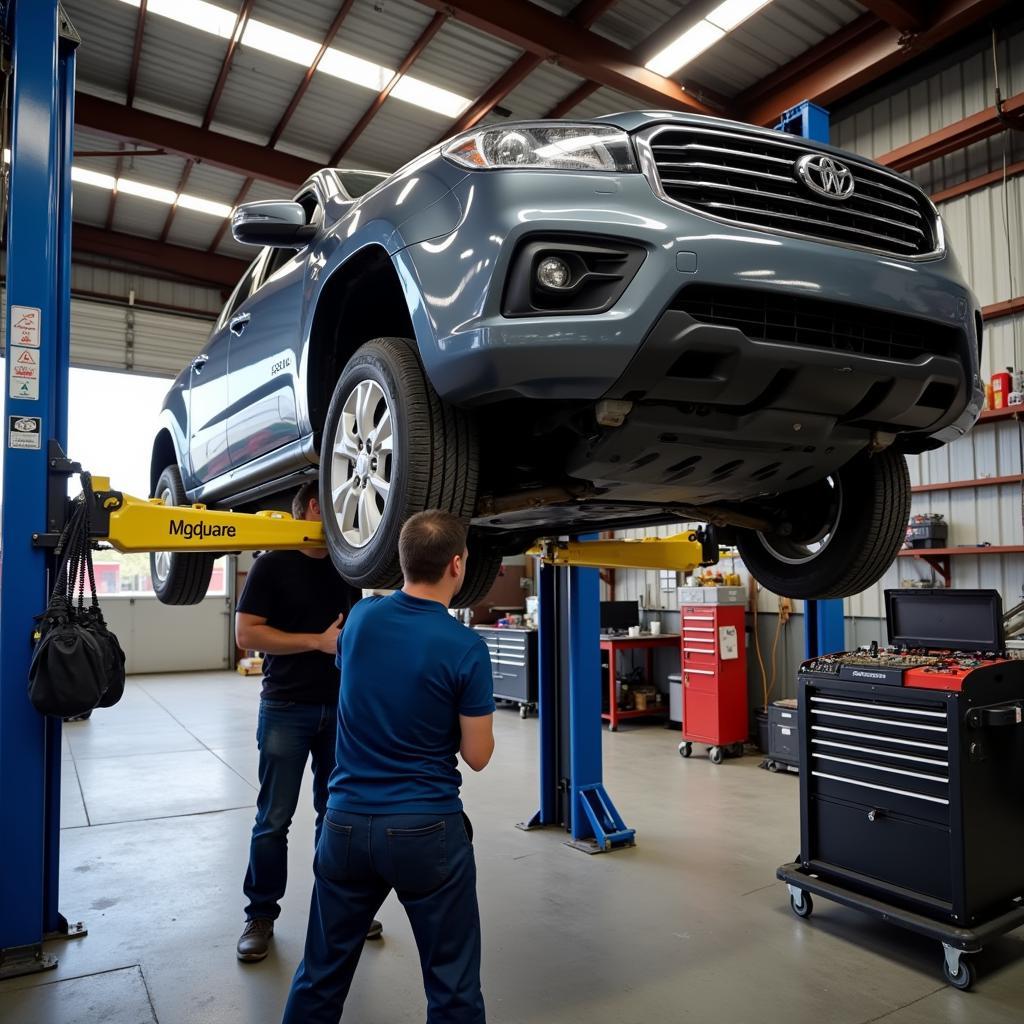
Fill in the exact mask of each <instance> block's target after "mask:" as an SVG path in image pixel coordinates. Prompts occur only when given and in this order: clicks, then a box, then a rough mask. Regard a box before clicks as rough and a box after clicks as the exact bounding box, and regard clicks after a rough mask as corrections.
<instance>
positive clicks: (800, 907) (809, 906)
mask: <svg viewBox="0 0 1024 1024" xmlns="http://www.w3.org/2000/svg"><path fill="white" fill-rule="evenodd" d="M789 906H790V909H791V910H792V911H793V913H794V914H796V916H797V917H810V916H811V911H812V910H814V901H813V900H812V899H811V894H810V893H809V892H801V893H800V902H799V903H798V902H797V899H796V897H795V896H794V895H793V894H792V893H790V897H789Z"/></svg>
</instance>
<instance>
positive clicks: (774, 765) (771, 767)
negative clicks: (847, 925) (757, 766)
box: [767, 761, 779, 772]
mask: <svg viewBox="0 0 1024 1024" xmlns="http://www.w3.org/2000/svg"><path fill="white" fill-rule="evenodd" d="M767 768H768V771H770V772H777V771H778V770H779V762H778V761H769V762H768V765H767Z"/></svg>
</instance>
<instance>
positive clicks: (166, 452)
mask: <svg viewBox="0 0 1024 1024" xmlns="http://www.w3.org/2000/svg"><path fill="white" fill-rule="evenodd" d="M172 464H173V465H175V466H178V467H179V469H180V464H179V462H178V451H177V449H176V448H175V447H174V438H173V437H171V432H170V430H169V429H168V428H167V427H161V428H160V430H159V432H158V433H157V435H156V438H155V439H154V441H153V454H152V456H151V458H150V462H149V493H150V494H153V493H154V492H155V491H156V482H157V480H159V479H160V474H161V473H162V472H163V471H164V469H165V468H166V467H167V466H170V465H172Z"/></svg>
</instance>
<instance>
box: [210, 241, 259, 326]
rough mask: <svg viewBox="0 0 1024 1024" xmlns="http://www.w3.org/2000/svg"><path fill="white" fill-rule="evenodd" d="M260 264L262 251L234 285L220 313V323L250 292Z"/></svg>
mask: <svg viewBox="0 0 1024 1024" xmlns="http://www.w3.org/2000/svg"><path fill="white" fill-rule="evenodd" d="M262 265H263V253H260V254H259V256H257V257H256V259H254V260H253V261H252V263H250V264H249V269H248V270H247V271H246V272H245V274H244V276H243V277H242V280H241V281H239V282H238V284H237V285H235V290H234V291H233V292H232V293H231V298H230V299H228V301H227V305H225V307H224V309H223V311H222V312H221V314H220V323H221V324H224V323H225V322H226V321H227V319H228V317H230V316H232V315H233V314H234V312H235V310H236V309H238V307H239V306H240V305H241V304H242V303H243V302H245V300H246V299H247V298H249V296H250V295H251V294H252V284H253V281H254V280H255V279H256V275H257V273H258V272H259V269H260V267H261V266H262Z"/></svg>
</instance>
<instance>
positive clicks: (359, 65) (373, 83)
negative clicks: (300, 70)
mask: <svg viewBox="0 0 1024 1024" xmlns="http://www.w3.org/2000/svg"><path fill="white" fill-rule="evenodd" d="M317 70H318V71H322V72H323V73H324V74H325V75H330V76H331V77H332V78H340V79H341V80H342V81H344V82H351V83H352V84H353V85H361V86H363V87H365V88H367V89H373V91H374V92H380V91H381V89H383V88H384V86H385V85H387V84H388V82H390V81H391V79H392V77H393V76H394V74H395V73H394V71H393V70H392V69H391V68H385V67H382V66H381V65H380V64H374V63H373V62H372V61H369V60H363V58H362V57H355V56H353V55H352V54H351V53H345V51H344V50H335V49H330V50H328V51H327V52H326V53H325V54H324V55H323V58H322V59H321V61H320V63H319V65H318V66H317Z"/></svg>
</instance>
